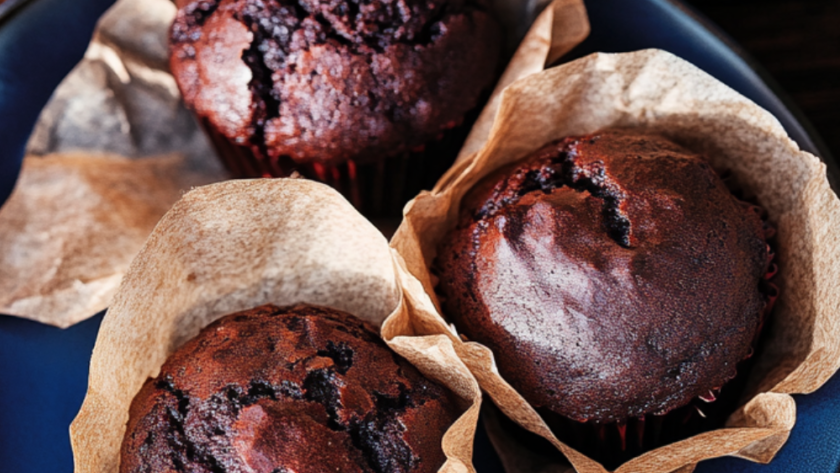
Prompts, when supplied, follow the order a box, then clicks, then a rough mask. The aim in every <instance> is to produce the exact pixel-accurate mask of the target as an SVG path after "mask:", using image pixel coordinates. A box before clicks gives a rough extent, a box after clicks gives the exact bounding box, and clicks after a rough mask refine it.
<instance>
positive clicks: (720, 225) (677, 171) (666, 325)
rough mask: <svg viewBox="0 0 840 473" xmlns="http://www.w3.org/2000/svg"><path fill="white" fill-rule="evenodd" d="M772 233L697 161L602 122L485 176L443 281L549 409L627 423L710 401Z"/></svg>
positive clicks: (745, 341) (518, 382) (441, 263)
mask: <svg viewBox="0 0 840 473" xmlns="http://www.w3.org/2000/svg"><path fill="white" fill-rule="evenodd" d="M766 231H768V232H769V231H770V230H769V229H767V228H766V226H765V224H764V223H763V221H762V219H761V218H760V216H759V215H758V213H757V212H756V211H755V206H752V205H749V204H746V203H744V202H741V201H740V200H738V199H737V198H736V197H734V196H733V195H732V193H731V192H730V191H729V189H727V187H726V185H725V184H724V182H723V181H722V180H721V179H720V178H719V177H718V175H717V174H716V173H715V171H714V170H712V169H711V167H710V166H709V164H708V163H706V162H705V161H704V159H702V158H701V157H700V156H698V155H696V154H694V153H692V152H690V151H688V150H686V149H684V148H682V147H680V146H678V145H676V144H675V143H673V142H671V141H669V140H667V139H665V138H663V137H661V136H657V135H653V134H646V133H641V132H631V131H619V130H612V131H603V132H599V133H595V134H593V135H588V136H582V137H571V138H566V139H563V140H560V141H557V142H554V143H551V144H548V145H547V146H545V147H544V148H542V149H540V150H539V151H537V152H535V153H533V154H532V155H531V156H529V157H527V158H525V159H523V160H522V161H520V162H517V163H514V164H511V165H510V166H507V167H505V168H503V169H500V170H498V171H497V172H495V173H494V174H492V175H490V176H488V177H487V178H485V179H484V180H483V181H482V182H480V183H479V184H478V185H477V186H476V187H475V188H474V189H473V190H472V191H471V192H470V193H469V194H468V195H467V197H466V198H465V199H464V201H463V205H462V208H461V213H460V221H459V223H458V225H457V227H456V228H455V229H453V230H452V231H451V232H450V233H449V234H448V236H447V237H446V238H445V240H444V242H443V244H442V245H441V246H440V248H439V249H438V250H439V252H438V257H437V260H436V271H437V272H438V273H439V277H440V282H439V287H438V289H439V292H440V294H441V300H442V306H443V310H444V313H445V314H446V315H447V316H448V317H449V318H451V319H452V320H453V321H454V323H455V324H456V326H457V328H458V329H459V330H460V331H461V332H462V333H463V334H465V335H466V337H468V338H469V339H471V340H475V341H478V342H480V343H482V344H484V345H486V346H488V347H489V348H490V349H491V350H492V351H493V353H494V355H495V359H496V361H497V363H498V367H499V372H500V373H501V376H502V377H503V378H504V379H506V380H507V381H508V382H509V383H510V384H511V385H512V386H513V387H514V388H515V389H516V390H517V391H518V392H519V393H521V394H522V396H523V397H524V398H525V399H526V400H527V401H528V402H529V403H530V404H532V405H533V406H534V407H536V408H537V409H538V410H539V411H540V412H542V413H544V414H549V417H550V415H557V416H560V417H562V418H565V419H571V420H572V421H576V422H589V423H591V424H595V425H605V424H610V423H616V425H619V426H622V425H626V422H627V421H628V420H630V419H642V420H643V419H644V417H645V416H646V415H648V414H651V415H662V414H665V413H667V412H669V411H671V410H673V409H675V408H678V407H680V406H686V405H687V404H689V403H690V402H692V400H694V399H696V398H704V399H706V400H708V401H711V400H713V399H714V393H713V391H716V390H717V389H718V388H720V387H721V386H723V385H724V384H725V383H726V382H727V381H728V380H730V379H732V378H733V377H734V376H735V374H736V371H737V365H738V363H739V362H741V361H742V360H744V359H746V358H748V357H749V356H750V354H751V353H752V349H753V345H754V341H755V339H756V337H757V334H758V332H759V329H760V326H761V324H762V319H763V315H764V313H765V310H766V308H767V307H768V303H769V300H770V298H769V297H768V292H767V291H766V288H765V287H764V286H765V285H766V281H765V276H766V275H767V272H768V265H769V259H770V255H769V249H768V245H767V243H766V241H765V232H766ZM620 428H621V429H624V427H620ZM641 428H643V425H642V426H641ZM621 436H622V437H621V441H622V445H624V443H625V438H624V432H623V431H622V432H621Z"/></svg>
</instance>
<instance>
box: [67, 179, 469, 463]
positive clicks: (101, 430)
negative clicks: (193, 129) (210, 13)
mask: <svg viewBox="0 0 840 473" xmlns="http://www.w3.org/2000/svg"><path fill="white" fill-rule="evenodd" d="M410 279H412V278H411V276H409V275H408V274H407V273H403V272H401V270H400V269H399V267H398V266H397V265H396V264H395V262H394V259H393V256H392V250H391V249H390V248H389V247H388V243H387V241H386V240H385V237H384V236H382V234H381V233H380V232H379V231H378V230H377V229H376V228H375V227H374V226H373V225H372V224H371V223H369V222H368V221H367V220H365V219H364V218H363V217H362V216H361V215H360V214H358V213H357V212H356V211H355V210H354V209H353V207H352V206H351V205H350V204H349V203H348V202H347V201H346V200H344V198H343V197H341V196H340V195H339V194H338V193H337V192H336V191H334V190H333V189H331V188H329V187H327V186H325V185H323V184H318V183H315V182H312V181H306V180H303V179H259V180H247V181H227V182H223V183H219V184H213V185H210V186H206V187H200V188H198V189H196V190H193V191H191V192H189V193H188V194H186V195H185V196H184V197H183V198H182V199H181V200H180V201H178V203H176V204H175V206H174V207H172V209H171V210H170V211H169V212H168V213H166V215H165V216H164V217H163V218H162V219H161V220H160V223H158V225H157V227H156V228H155V230H154V231H153V232H152V234H151V236H149V239H148V240H147V241H146V243H145V245H144V246H143V248H142V250H141V251H140V252H139V254H138V255H137V257H136V258H135V259H134V261H133V262H132V263H131V266H130V268H129V269H128V271H127V273H126V275H125V278H124V280H123V282H122V284H121V285H120V289H119V292H118V293H117V295H116V296H115V298H114V303H113V305H112V306H111V308H110V309H109V310H108V312H107V314H106V315H105V318H104V320H103V322H102V326H101V328H100V330H99V335H98V337H97V339H96V345H95V347H94V350H93V357H92V358H91V365H90V379H89V384H88V391H87V396H86V397H85V400H84V403H83V405H82V409H81V411H80V412H79V414H78V416H77V417H76V419H75V420H74V421H73V424H72V425H71V427H70V438H71V443H72V446H73V456H74V460H75V466H76V470H75V471H76V472H77V473H88V472H97V473H106V472H107V473H113V472H116V471H117V470H118V464H119V449H120V444H121V442H122V439H123V435H124V433H125V423H126V421H127V420H128V409H129V405H130V403H131V400H132V399H133V398H134V396H135V394H136V393H137V392H138V391H139V389H140V387H141V386H142V384H143V383H144V381H145V380H146V379H147V378H149V377H153V376H156V375H157V374H158V372H159V370H160V366H161V365H162V364H163V362H164V361H165V360H166V358H167V357H168V356H169V354H171V353H172V352H173V351H174V350H175V349H177V348H178V347H179V346H180V345H181V344H183V343H184V342H186V341H187V340H189V339H190V338H192V337H194V336H195V335H197V334H198V332H199V331H200V330H201V329H202V328H203V327H205V326H206V325H208V324H209V323H211V322H212V321H213V320H215V319H218V318H219V317H221V316H223V315H226V314H229V313H232V312H236V311H239V310H244V309H248V308H252V307H256V306H259V305H262V304H266V303H273V304H277V305H281V306H283V305H291V304H296V303H299V302H305V303H310V304H318V305H324V306H330V307H334V308H337V309H340V310H344V311H348V312H350V313H353V314H355V315H357V316H359V317H361V318H364V319H366V320H369V321H371V322H373V323H374V324H376V325H379V324H380V323H381V322H382V320H383V319H385V317H386V316H388V315H389V314H402V313H403V312H405V311H406V310H407V308H406V305H405V304H404V301H403V298H402V285H403V281H404V280H410ZM390 345H391V346H392V348H393V349H394V350H395V351H397V352H398V353H400V354H401V355H402V356H404V357H405V358H406V359H408V360H409V361H410V362H411V363H413V364H414V365H415V366H417V367H418V369H420V371H421V372H423V373H424V374H425V375H426V376H428V377H430V378H432V379H435V380H437V381H438V382H440V383H442V384H444V385H446V386H448V387H449V388H450V389H451V390H452V391H453V392H454V393H455V394H457V396H458V397H459V398H460V399H461V402H462V404H463V407H464V409H465V412H464V414H463V415H462V416H461V417H460V418H459V419H458V420H457V421H456V422H455V424H453V425H452V427H450V429H449V430H448V431H447V432H446V434H445V436H444V437H443V439H442V445H443V450H444V452H445V453H446V455H447V462H446V463H445V465H444V466H443V467H442V468H441V471H445V472H459V473H460V472H471V471H474V470H473V469H472V466H471V461H472V441H473V435H474V433H475V427H476V422H477V419H478V410H479V407H480V403H481V393H480V391H479V389H478V384H477V383H476V381H475V379H474V378H473V377H472V375H471V374H470V372H469V370H468V369H467V368H466V366H465V365H464V364H463V363H462V362H461V361H460V360H459V358H458V357H457V355H456V354H455V351H454V349H453V346H452V342H451V341H450V340H449V339H448V338H447V337H444V336H429V337H415V338H407V337H398V338H396V339H394V340H391V341H390Z"/></svg>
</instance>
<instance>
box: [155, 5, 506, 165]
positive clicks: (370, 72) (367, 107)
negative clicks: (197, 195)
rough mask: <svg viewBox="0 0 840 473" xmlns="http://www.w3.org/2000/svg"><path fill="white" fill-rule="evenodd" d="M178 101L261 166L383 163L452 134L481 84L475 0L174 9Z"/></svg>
mask: <svg viewBox="0 0 840 473" xmlns="http://www.w3.org/2000/svg"><path fill="white" fill-rule="evenodd" d="M177 3H178V7H179V10H178V14H177V17H176V19H175V22H174V24H173V26H172V30H171V37H170V45H171V57H170V66H171V69H172V72H173V74H174V76H175V79H176V81H177V82H178V86H179V87H180V89H181V92H182V94H183V96H184V100H185V102H186V103H187V105H188V106H190V107H191V108H192V109H193V110H194V111H195V112H196V113H197V114H198V115H199V117H201V118H202V119H204V121H205V122H208V123H209V124H210V125H211V127H212V128H213V129H215V130H216V131H217V132H219V133H221V134H222V135H224V136H225V137H226V138H227V139H228V140H230V141H231V142H233V143H236V144H239V145H243V146H252V147H257V148H258V149H259V150H260V151H261V153H262V154H263V155H266V156H269V157H271V158H273V159H280V158H284V159H285V158H286V157H288V158H291V159H292V160H294V161H296V162H298V163H320V164H327V165H336V164H340V163H342V162H344V161H346V160H347V159H354V160H357V161H360V162H364V161H370V160H375V159H378V158H384V157H390V156H393V155H395V154H398V153H401V152H405V151H408V150H411V149H413V148H417V147H419V146H422V145H424V144H425V143H426V142H428V141H430V140H432V139H435V138H436V137H437V136H439V135H440V134H441V133H442V132H443V131H445V130H446V129H449V128H452V127H454V126H456V125H458V124H459V123H460V122H461V120H462V119H463V117H464V115H465V114H466V113H467V112H468V111H470V110H471V109H473V108H474V107H476V106H477V105H478V100H479V98H480V96H481V95H482V93H483V92H484V91H486V90H488V89H489V87H490V86H491V85H492V84H493V81H494V78H495V75H496V74H495V73H496V67H497V63H498V59H499V54H500V52H499V51H500V47H501V31H500V27H499V26H498V24H497V22H496V21H495V20H494V19H493V18H492V17H491V16H490V15H489V14H488V12H487V8H486V0H370V1H368V0H365V1H359V0H200V1H187V0H179V1H178V2H177Z"/></svg>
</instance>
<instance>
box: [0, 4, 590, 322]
mask: <svg viewBox="0 0 840 473" xmlns="http://www.w3.org/2000/svg"><path fill="white" fill-rule="evenodd" d="M547 3H548V0H526V1H521V0H493V1H492V2H491V5H492V8H493V9H494V10H495V11H497V12H498V15H499V17H500V19H502V21H503V22H504V23H505V27H506V30H507V31H508V32H509V33H510V34H508V35H507V40H508V43H509V45H508V47H509V49H510V51H513V50H514V49H515V45H516V44H517V43H518V41H519V39H520V38H522V37H523V35H525V32H526V31H528V29H529V27H530V26H531V24H532V22H534V18H535V17H537V15H538V14H539V12H540V11H541V10H542V9H543V8H545V10H544V12H543V13H542V15H541V16H539V19H538V20H537V21H536V23H535V24H534V27H533V28H531V31H530V32H529V33H528V36H527V38H526V39H525V41H524V43H523V44H522V46H521V47H520V48H519V49H518V50H517V52H516V53H515V54H514V56H513V59H512V61H511V64H510V65H509V66H508V69H507V72H506V73H505V76H504V77H503V78H502V80H503V81H509V80H511V78H516V77H519V76H521V74H522V72H521V71H528V72H533V71H537V70H541V69H542V68H543V65H544V64H545V63H546V61H547V59H546V57H548V56H552V57H553V56H556V55H559V54H562V53H564V52H566V51H568V50H569V49H571V47H572V46H574V45H576V44H577V43H579V42H580V41H582V40H583V38H584V37H585V36H586V35H587V34H588V31H589V23H588V21H587V18H586V12H585V9H584V7H583V1H582V0H555V1H554V2H553V3H551V4H550V5H549V6H548V7H547V8H546V4H547ZM175 12H176V7H175V5H174V4H173V2H172V1H171V0H119V1H118V2H117V3H116V4H115V5H114V6H113V7H112V8H111V9H109V10H108V12H106V13H105V15H103V17H102V18H101V19H100V21H99V23H98V25H97V29H96V32H95V33H94V37H93V40H92V41H91V44H90V47H89V48H88V51H87V52H86V54H85V58H84V59H83V60H82V61H81V62H80V63H79V64H78V65H77V66H76V68H75V69H74V70H73V71H72V72H71V73H70V74H69V75H68V76H67V77H66V78H65V80H64V81H63V82H62V83H61V85H60V86H59V87H58V89H57V90H56V91H55V93H54V94H53V96H52V98H51V99H50V101H49V103H48V104H47V106H46V107H45V109H44V111H43V112H42V114H41V116H40V118H39V120H38V123H37V124H36V126H35V129H34V131H33V133H32V136H31V138H30V140H29V143H28V145H27V157H26V158H25V160H24V162H25V163H27V164H25V165H24V168H23V171H22V175H21V178H20V179H19V185H18V187H19V188H20V189H19V191H18V194H17V196H16V199H17V204H16V205H15V206H14V207H15V208H17V209H19V210H20V209H26V210H27V211H26V212H20V211H18V210H9V209H6V210H4V212H5V215H4V216H2V217H0V227H3V228H4V229H6V232H7V233H6V235H5V237H6V238H10V239H13V240H15V241H26V242H27V244H26V245H25V246H26V248H25V251H24V250H23V249H21V247H20V246H16V247H14V248H15V249H14V250H7V248H12V247H11V246H5V245H4V244H3V243H4V241H3V240H0V249H2V252H3V255H2V256H1V257H3V258H5V260H6V261H9V260H14V261H15V266H14V267H16V268H26V270H25V271H20V270H18V271H12V270H11V268H12V266H6V267H7V268H8V270H6V271H4V270H3V269H2V268H0V293H2V294H3V295H0V313H5V314H10V315H16V316H20V317H25V318H30V319H34V320H38V321H40V322H43V323H47V324H51V325H57V326H59V327H67V326H69V325H72V324H74V323H76V322H80V321H82V320H84V319H86V318H88V317H90V316H92V315H94V314H95V313H97V312H99V311H100V310H102V309H104V308H105V307H106V306H107V304H108V303H109V302H110V299H111V296H112V295H113V294H114V293H115V292H116V290H117V287H118V285H119V281H120V279H121V278H122V275H123V271H124V270H125V268H126V267H128V264H129V262H130V261H131V259H132V257H133V256H134V255H135V254H136V253H137V250H138V249H139V247H140V242H142V236H143V235H140V234H141V233H143V232H145V233H144V234H145V235H148V233H149V232H150V231H151V229H152V226H153V225H154V222H153V221H148V222H144V225H142V226H139V227H138V226H125V227H120V226H116V227H113V228H107V231H100V232H92V231H89V230H88V229H87V228H86V226H87V225H88V222H89V220H90V219H98V220H99V221H101V222H108V221H110V222H118V221H120V220H121V219H122V220H132V219H134V220H137V219H139V218H140V217H137V216H134V215H132V210H131V208H129V207H120V209H121V210H120V211H121V212H122V214H121V215H117V216H108V215H104V213H105V212H106V211H109V212H110V211H113V210H114V209H113V206H105V208H103V209H102V210H101V211H100V210H98V209H97V208H96V207H95V206H92V205H91V203H92V202H95V201H97V202H101V201H103V200H105V199H112V198H115V199H117V200H120V201H126V200H131V199H132V198H134V197H133V196H132V195H123V194H121V193H120V189H122V188H123V187H124V186H121V185H120V181H119V180H118V179H113V180H111V181H110V182H111V183H112V184H113V186H110V187H109V186H101V185H100V186H93V187H90V188H88V189H87V190H88V192H87V194H85V199H86V201H85V202H77V203H76V205H81V206H83V207H84V208H87V209H90V212H89V213H88V214H85V215H83V216H82V215H80V214H78V213H76V212H68V211H67V207H68V206H62V205H61V203H60V202H55V201H51V200H49V199H50V198H53V196H55V195H58V194H60V192H59V190H73V189H74V185H75V184H76V183H77V182H78V179H75V178H73V177H71V175H79V174H89V173H90V172H91V171H90V169H88V168H89V167H90V166H88V165H87V164H80V161H79V160H75V159H70V160H66V161H64V160H61V159H59V158H58V157H57V156H52V155H64V154H67V153H74V154H78V153H87V154H93V153H95V154H105V155H108V156H127V157H129V158H132V159H134V160H136V161H137V163H136V164H135V163H123V164H120V165H119V166H121V167H124V168H125V170H126V173H128V172H129V169H130V168H131V167H133V166H137V168H138V170H137V173H136V175H135V176H133V181H134V183H133V188H135V189H138V190H140V189H141V188H142V187H143V186H146V187H147V189H145V190H143V191H142V192H145V193H148V194H156V195H168V196H169V200H168V201H167V202H164V201H163V200H159V201H156V202H155V204H154V205H155V206H156V207H155V208H156V209H157V210H158V215H161V214H162V213H163V211H164V210H165V209H166V208H167V207H169V206H170V205H171V204H173V203H174V202H175V200H176V199H177V197H178V194H176V193H167V192H166V191H164V190H161V189H156V186H159V185H161V184H160V183H159V182H158V180H157V179H156V178H152V177H148V173H145V172H144V171H143V170H142V168H144V167H146V165H144V164H141V161H142V160H143V159H145V158H146V157H149V156H157V155H160V154H169V153H175V152H177V153H181V154H183V155H184V156H185V166H186V167H188V168H189V169H190V170H191V171H192V172H193V173H194V174H198V176H191V177H190V179H184V180H183V181H184V183H186V184H188V185H187V186H186V187H185V186H183V185H182V186H180V188H181V189H182V190H188V189H189V185H199V184H207V183H211V182H217V181H220V180H223V179H226V178H227V174H226V172H225V171H224V170H223V167H222V165H221V163H220V161H219V160H218V158H217V157H216V153H215V151H214V149H213V147H212V146H211V145H210V143H209V141H208V140H207V138H206V136H205V134H204V133H203V131H202V130H201V129H200V127H199V126H198V125H197V123H196V121H195V119H194V118H193V115H192V113H191V112H189V111H188V110H187V109H186V108H184V106H183V104H182V102H181V96H180V93H179V92H178V87H177V84H176V83H175V79H174V78H173V77H172V75H171V74H170V73H169V68H168V36H169V27H170V24H171V23H172V19H173V18H174V17H175ZM549 47H551V50H552V51H553V53H552V54H548V53H547V52H546V51H547V50H548V49H549ZM511 71H514V72H511ZM517 71H519V72H517ZM500 90H501V89H497V92H499V91H500ZM493 100H494V101H498V98H494V99H493ZM485 113H488V112H487V111H486V110H485ZM481 120H482V121H481V123H486V125H481V126H483V127H484V128H487V129H488V130H489V123H492V116H490V119H489V121H488V118H485V117H482V118H481ZM479 128H480V127H479ZM479 128H476V129H479ZM46 155H51V158H50V159H43V157H44V156H46ZM116 159H117V160H119V159H120V158H116ZM36 161H37V162H39V163H40V164H34V163H35V162H36ZM30 162H32V163H33V164H32V165H28V163H30ZM33 169H39V170H42V171H43V172H49V173H51V174H52V176H53V178H52V179H51V180H50V183H51V184H50V185H47V182H45V181H44V180H43V179H42V178H41V177H39V176H37V175H31V176H28V175H27V174H28V173H31V172H34V171H33ZM62 172H67V173H69V175H68V177H67V178H66V179H65V178H62ZM173 172H175V171H174V170H173ZM195 177H198V178H199V179H197V180H196V179H193V178H195ZM36 181H37V182H40V183H41V185H39V186H35V187H32V188H30V186H31V183H32V182H36ZM73 195H77V194H75V193H74V194H73ZM8 206H9V205H7V206H6V207H8ZM36 210H37V212H36ZM152 220H154V219H152ZM10 222H15V224H14V225H9V223H10ZM51 222H52V223H55V225H57V226H59V227H60V228H62V229H66V231H63V232H60V233H59V232H52V234H51V235H50V238H48V239H47V238H45V235H46V234H45V233H44V232H43V231H42V229H43V228H48V227H49V226H50V223H51ZM141 229H142V231H141ZM106 235H108V236H109V237H113V238H114V239H115V240H116V241H119V242H125V241H129V240H131V242H132V243H131V244H126V245H116V244H110V243H108V242H105V241H104V240H105V236H106ZM86 254H87V255H88V256H90V258H89V259H87V258H85V255H86ZM39 255H40V256H39ZM56 268H59V270H56Z"/></svg>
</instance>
